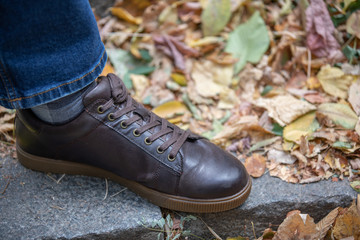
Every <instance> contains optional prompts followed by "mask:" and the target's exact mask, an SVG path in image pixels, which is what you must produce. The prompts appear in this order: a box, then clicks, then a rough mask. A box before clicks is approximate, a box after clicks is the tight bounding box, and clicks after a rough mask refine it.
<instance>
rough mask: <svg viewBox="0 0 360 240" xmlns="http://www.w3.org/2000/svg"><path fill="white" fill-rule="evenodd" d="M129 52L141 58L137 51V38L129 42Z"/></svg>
mask: <svg viewBox="0 0 360 240" xmlns="http://www.w3.org/2000/svg"><path fill="white" fill-rule="evenodd" d="M130 52H131V54H132V55H133V56H134V57H136V58H137V59H141V53H140V51H139V40H135V41H133V42H132V43H131V45H130Z"/></svg>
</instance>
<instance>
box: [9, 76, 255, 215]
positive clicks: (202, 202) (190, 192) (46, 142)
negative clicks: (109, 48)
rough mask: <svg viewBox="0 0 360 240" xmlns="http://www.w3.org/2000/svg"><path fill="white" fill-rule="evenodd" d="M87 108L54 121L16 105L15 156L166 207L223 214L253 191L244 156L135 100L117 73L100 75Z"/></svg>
mask: <svg viewBox="0 0 360 240" xmlns="http://www.w3.org/2000/svg"><path fill="white" fill-rule="evenodd" d="M83 103H84V106H85V111H84V112H83V113H82V114H81V115H80V116H79V117H77V118H76V119H75V120H73V121H71V122H70V123H67V124H63V125H59V126H54V125H49V124H46V123H44V122H42V121H41V120H39V119H38V118H37V117H36V116H34V114H33V113H32V111H31V110H18V111H17V118H16V121H15V127H16V138H17V141H16V143H17V154H18V158H19V160H20V162H21V163H22V164H23V165H24V166H26V167H28V168H31V169H34V170H38V171H43V172H52V173H66V174H81V175H88V176H96V177H103V178H109V179H111V180H114V181H116V182H119V183H120V184H122V185H124V186H126V187H127V188H129V189H130V190H132V191H134V192H136V193H137V194H139V195H140V196H142V197H144V198H147V199H148V200H149V201H150V202H152V203H154V204H156V205H159V206H161V207H165V208H169V209H173V210H179V211H185V212H219V211H225V210H229V209H232V208H235V207H237V206H239V205H240V204H242V203H243V202H244V201H245V199H246V198H247V197H248V195H249V193H250V189H251V180H250V178H249V175H248V173H247V172H246V170H245V168H244V166H243V165H242V164H241V162H240V161H239V160H238V159H236V158H235V157H233V156H232V155H231V154H229V153H227V152H225V151H223V150H222V149H220V148H218V147H217V146H215V145H214V144H212V143H210V142H209V141H208V140H206V139H204V138H202V137H200V136H198V135H195V134H193V133H191V132H189V131H184V130H181V129H180V128H178V127H177V126H175V125H173V124H171V123H169V122H168V121H166V120H164V119H161V118H160V117H158V116H156V115H155V114H154V113H152V112H150V111H148V110H146V109H145V108H144V107H143V106H142V105H140V104H139V103H137V102H135V100H133V99H132V98H131V97H130V96H129V94H128V92H127V90H126V88H125V86H124V84H123V83H122V81H121V80H120V79H119V78H118V77H116V76H115V75H114V74H109V75H108V76H107V77H100V78H99V79H98V84H97V85H94V87H92V88H90V89H89V90H88V92H87V93H86V94H85V97H84V98H83Z"/></svg>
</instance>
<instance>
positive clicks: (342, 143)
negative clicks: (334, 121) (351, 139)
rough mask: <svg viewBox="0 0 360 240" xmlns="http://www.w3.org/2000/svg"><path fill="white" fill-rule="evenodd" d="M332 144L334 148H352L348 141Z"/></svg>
mask: <svg viewBox="0 0 360 240" xmlns="http://www.w3.org/2000/svg"><path fill="white" fill-rule="evenodd" d="M332 146H333V147H334V148H340V149H350V148H352V146H351V144H350V143H348V142H341V141H337V142H334V143H333V145H332Z"/></svg>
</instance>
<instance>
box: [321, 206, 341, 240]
mask: <svg viewBox="0 0 360 240" xmlns="http://www.w3.org/2000/svg"><path fill="white" fill-rule="evenodd" d="M338 214H339V208H335V209H334V210H332V211H331V212H330V213H329V214H328V215H326V217H324V218H323V219H321V221H320V222H318V223H317V224H316V230H317V231H318V232H319V235H318V239H324V237H325V236H326V234H327V232H328V231H329V229H330V228H331V227H332V225H333V223H334V221H335V219H336V217H337V216H338Z"/></svg>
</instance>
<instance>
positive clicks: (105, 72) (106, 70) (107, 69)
mask: <svg viewBox="0 0 360 240" xmlns="http://www.w3.org/2000/svg"><path fill="white" fill-rule="evenodd" d="M109 73H115V70H114V68H113V67H112V66H111V65H110V64H109V63H107V64H106V65H105V67H104V69H103V71H102V72H101V74H100V75H101V76H106V75H108V74H109Z"/></svg>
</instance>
